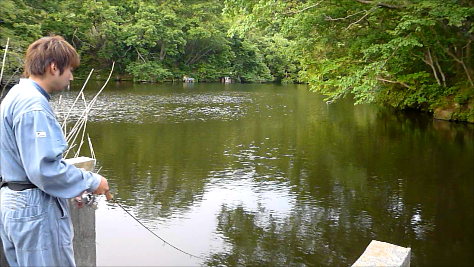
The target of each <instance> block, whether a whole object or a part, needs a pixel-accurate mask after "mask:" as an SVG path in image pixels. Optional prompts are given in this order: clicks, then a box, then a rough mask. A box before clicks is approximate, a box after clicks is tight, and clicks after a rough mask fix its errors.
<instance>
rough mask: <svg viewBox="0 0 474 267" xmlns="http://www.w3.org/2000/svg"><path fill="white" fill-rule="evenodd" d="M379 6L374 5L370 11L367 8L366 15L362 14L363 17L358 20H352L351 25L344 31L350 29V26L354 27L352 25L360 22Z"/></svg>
mask: <svg viewBox="0 0 474 267" xmlns="http://www.w3.org/2000/svg"><path fill="white" fill-rule="evenodd" d="M377 8H379V7H378V6H376V7H373V8H372V9H371V10H369V11H367V10H366V13H365V15H364V16H362V17H361V18H360V19H358V20H357V21H355V22H352V23H351V24H349V26H347V28H345V29H344V31H347V30H349V28H350V27H352V25H354V24H357V23H359V22H360V21H361V20H363V19H364V18H365V17H367V16H368V15H369V14H370V12H372V11H374V10H375V9H377Z"/></svg>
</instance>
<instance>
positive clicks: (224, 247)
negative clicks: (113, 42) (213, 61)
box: [54, 82, 474, 266]
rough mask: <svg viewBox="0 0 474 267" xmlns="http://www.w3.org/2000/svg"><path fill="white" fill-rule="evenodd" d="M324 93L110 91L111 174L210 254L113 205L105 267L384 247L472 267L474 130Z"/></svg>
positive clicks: (94, 134) (169, 228) (100, 234)
mask: <svg viewBox="0 0 474 267" xmlns="http://www.w3.org/2000/svg"><path fill="white" fill-rule="evenodd" d="M99 85H100V84H91V85H90V88H89V89H88V90H86V98H88V99H90V98H91V97H92V95H93V94H94V92H96V91H97V90H98V86H99ZM77 86H79V82H78V84H77V85H76V87H77ZM77 92H78V88H73V90H71V91H68V92H64V93H63V97H62V98H63V101H65V102H67V103H70V102H72V99H73V98H74V97H75V95H76V94H77ZM54 99H55V100H54V104H55V105H56V106H58V105H57V104H56V100H57V96H56V97H55V98H54ZM323 99H324V97H322V96H320V95H318V94H315V93H311V92H309V91H308V88H307V87H306V86H303V85H290V86H279V85H267V84H264V85H241V84H231V85H221V84H194V85H188V84H176V85H172V84H159V85H133V84H129V83H121V84H113V83H112V84H109V86H108V88H107V89H106V90H105V91H104V93H103V94H102V96H101V97H100V98H99V101H98V102H97V104H96V108H95V109H94V111H93V113H92V115H91V116H90V117H89V125H88V132H89V134H90V137H91V139H92V140H93V144H94V150H95V154H96V156H97V159H98V167H102V169H101V171H100V173H101V174H102V175H104V176H105V177H107V178H108V180H109V184H110V187H111V189H112V191H113V193H114V194H115V197H116V198H117V199H118V200H120V201H121V202H122V203H124V205H125V206H126V207H127V208H128V209H129V210H130V211H131V212H133V214H134V215H135V216H137V217H138V218H140V220H142V222H143V223H145V224H146V225H147V226H148V227H150V228H151V229H152V230H153V231H155V232H156V233H157V234H158V235H160V236H162V237H163V238H165V239H166V240H167V241H169V242H170V243H172V244H174V245H176V246H178V247H179V248H181V249H183V250H185V251H187V252H189V253H192V254H196V255H199V256H201V257H204V258H205V259H204V260H200V259H194V258H190V257H189V256H186V255H184V254H182V253H180V252H177V251H175V250H173V249H172V248H170V247H169V246H163V242H161V241H159V240H157V239H156V238H154V237H153V236H152V235H151V234H150V233H148V232H146V230H144V229H143V228H141V227H140V226H139V225H138V223H136V222H134V221H133V220H132V219H130V217H128V216H127V215H126V214H125V213H124V212H123V211H122V210H120V209H118V208H117V207H114V206H112V205H111V204H106V203H105V201H102V202H101V205H100V209H99V210H98V212H97V243H98V245H97V252H98V265H99V266H106V265H109V266H118V265H120V266H130V265H135V266H136V265H139V266H144V265H153V266H156V265H200V264H201V265H209V266H237V265H239V266H249V265H252V266H350V265H351V264H352V263H354V262H355V261H356V259H357V258H358V257H359V256H360V255H361V254H362V252H363V251H364V250H365V248H366V247H367V245H368V244H369V243H370V241H371V240H373V239H375V240H379V241H384V242H389V243H392V244H396V245H400V246H403V247H411V248H412V261H411V265H412V266H455V265H459V266H472V265H474V259H473V253H472V250H473V248H474V238H473V215H474V207H473V205H474V196H473V189H474V187H473V180H474V125H470V124H456V123H449V122H443V121H433V120H431V119H430V118H428V117H426V116H424V115H420V114H416V113H415V114H409V113H400V112H394V111H390V110H386V109H380V108H376V107H373V106H369V105H359V106H354V105H353V102H352V101H351V100H347V99H346V100H342V101H340V102H338V103H335V104H332V105H329V106H328V105H327V104H326V103H325V102H324V101H323ZM83 154H84V155H86V156H87V155H89V152H88V150H85V151H84V153H83Z"/></svg>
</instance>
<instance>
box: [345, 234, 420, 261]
mask: <svg viewBox="0 0 474 267" xmlns="http://www.w3.org/2000/svg"><path fill="white" fill-rule="evenodd" d="M410 258H411V248H404V247H400V246H396V245H392V244H389V243H385V242H380V241H377V240H372V242H370V244H369V246H368V247H367V248H366V249H365V251H364V253H363V254H362V256H360V257H359V259H358V260H357V261H356V262H355V263H354V264H353V265H352V267H371V266H390V267H410Z"/></svg>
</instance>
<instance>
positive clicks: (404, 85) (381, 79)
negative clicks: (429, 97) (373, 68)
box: [375, 77, 410, 89]
mask: <svg viewBox="0 0 474 267" xmlns="http://www.w3.org/2000/svg"><path fill="white" fill-rule="evenodd" d="M375 79H376V80H378V81H382V82H388V83H397V84H401V85H403V87H406V88H408V89H410V86H408V84H406V83H404V82H399V81H391V80H387V79H384V78H382V77H376V78H375Z"/></svg>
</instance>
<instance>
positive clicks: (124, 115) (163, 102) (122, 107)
mask: <svg viewBox="0 0 474 267" xmlns="http://www.w3.org/2000/svg"><path fill="white" fill-rule="evenodd" d="M76 96H77V92H65V93H64V94H63V95H62V97H61V99H59V96H54V97H53V100H52V101H51V105H52V106H53V109H54V110H55V111H56V114H57V117H58V120H59V121H63V120H64V117H65V116H66V113H67V112H69V111H68V107H70V106H72V104H73V103H74V100H75V98H76ZM59 100H61V102H59ZM90 100H91V97H89V99H87V100H86V101H87V103H89V101H90ZM251 103H252V99H251V98H250V95H249V94H248V93H244V92H218V93H196V94H191V95H190V94H178V93H177V94H168V95H159V94H153V95H143V94H142V95H140V94H134V93H126V94H124V93H117V92H107V93H106V92H104V93H103V95H101V96H100V97H99V98H98V99H97V102H96V103H95V105H94V107H93V108H92V110H91V112H90V114H89V117H88V120H89V121H91V122H111V123H114V122H116V123H123V122H126V123H156V122H162V123H182V122H186V121H210V120H221V121H229V120H236V119H239V118H241V117H242V116H244V115H245V114H246V113H247V110H248V107H249V104H251ZM84 110H85V105H84V102H83V100H80V101H78V103H76V105H75V107H74V109H73V110H72V111H71V114H70V115H69V118H70V120H72V121H74V120H77V119H78V118H79V117H80V115H81V114H82V113H83V111H84ZM68 120H69V119H68Z"/></svg>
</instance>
